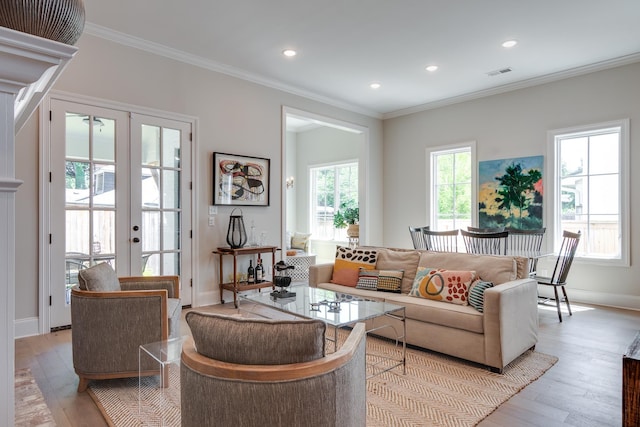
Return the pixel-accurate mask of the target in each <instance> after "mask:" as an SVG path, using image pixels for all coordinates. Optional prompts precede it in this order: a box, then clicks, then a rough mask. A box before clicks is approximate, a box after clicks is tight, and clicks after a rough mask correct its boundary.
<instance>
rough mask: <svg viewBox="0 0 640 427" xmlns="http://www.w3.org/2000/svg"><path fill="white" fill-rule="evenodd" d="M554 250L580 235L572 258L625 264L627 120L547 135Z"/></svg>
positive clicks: (626, 257)
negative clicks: (566, 235) (568, 236)
mask: <svg viewBox="0 0 640 427" xmlns="http://www.w3.org/2000/svg"><path fill="white" fill-rule="evenodd" d="M549 152H550V159H551V164H552V165H553V174H554V175H553V176H554V178H553V199H552V203H551V206H552V209H551V213H552V216H553V218H552V221H551V222H550V223H551V224H553V236H554V249H555V250H558V248H559V245H560V242H561V240H562V232H563V231H564V230H567V231H572V232H578V231H580V233H581V235H582V236H581V239H580V244H579V246H578V250H577V253H576V256H577V257H584V258H590V259H597V260H599V261H602V262H604V263H608V264H615V265H629V255H628V254H629V160H628V159H629V155H628V154H629V121H628V120H620V121H615V122H609V123H603V124H598V125H593V126H584V127H578V128H572V129H561V130H554V131H550V132H549Z"/></svg>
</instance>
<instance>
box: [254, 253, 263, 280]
mask: <svg viewBox="0 0 640 427" xmlns="http://www.w3.org/2000/svg"><path fill="white" fill-rule="evenodd" d="M263 281H264V267H263V266H262V258H260V255H258V265H256V283H260V282H263Z"/></svg>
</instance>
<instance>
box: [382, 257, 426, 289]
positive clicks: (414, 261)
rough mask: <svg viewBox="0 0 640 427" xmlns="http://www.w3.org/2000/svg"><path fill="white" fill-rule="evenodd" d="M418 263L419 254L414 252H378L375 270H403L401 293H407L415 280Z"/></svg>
mask: <svg viewBox="0 0 640 427" xmlns="http://www.w3.org/2000/svg"><path fill="white" fill-rule="evenodd" d="M419 261H420V253H419V252H418V251H416V250H407V249H388V248H381V249H379V250H378V260H377V262H376V268H377V269H378V270H403V271H404V277H403V278H402V286H401V291H402V293H405V294H406V293H409V291H410V290H411V287H412V286H413V279H415V278H416V270H417V269H418V262H419Z"/></svg>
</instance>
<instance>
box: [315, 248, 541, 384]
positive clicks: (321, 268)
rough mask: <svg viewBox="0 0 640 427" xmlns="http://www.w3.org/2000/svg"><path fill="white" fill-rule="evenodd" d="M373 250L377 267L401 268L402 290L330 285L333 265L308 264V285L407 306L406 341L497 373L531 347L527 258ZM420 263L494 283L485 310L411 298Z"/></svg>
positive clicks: (533, 307) (533, 301)
mask: <svg viewBox="0 0 640 427" xmlns="http://www.w3.org/2000/svg"><path fill="white" fill-rule="evenodd" d="M375 249H376V250H377V253H378V256H377V261H376V269H379V270H382V269H402V270H404V278H403V282H402V289H401V293H389V292H381V291H373V290H365V289H357V288H354V287H349V286H344V285H339V284H334V283H331V278H332V274H333V264H318V265H314V266H311V267H310V269H309V284H310V286H315V287H319V288H323V289H329V290H333V291H336V292H341V293H345V294H350V295H356V296H359V297H363V298H367V299H374V300H384V301H388V302H390V303H392V304H397V305H402V306H404V307H405V308H406V318H407V319H406V328H407V337H406V342H407V344H412V345H415V346H419V347H422V348H426V349H429V350H434V351H437V352H441V353H445V354H448V355H451V356H455V357H459V358H462V359H466V360H470V361H473V362H477V363H481V364H484V365H486V366H488V367H490V368H491V369H492V370H493V371H496V372H502V369H503V368H504V367H505V366H506V365H507V364H509V363H510V362H511V361H513V360H514V359H515V358H517V357H518V356H520V355H521V354H522V353H524V352H525V351H527V350H528V349H530V348H533V347H535V345H536V343H537V341H538V308H537V284H536V282H535V280H533V279H530V278H529V277H528V268H527V259H526V258H520V257H510V256H491V255H472V254H466V253H445V252H430V251H416V250H404V249H390V248H375ZM418 267H428V268H443V269H447V270H467V271H469V270H470V271H475V272H476V274H477V276H478V277H480V278H482V280H484V281H491V282H493V284H494V287H491V288H488V289H487V290H485V292H484V306H483V307H484V310H483V312H480V311H478V310H476V309H475V308H474V307H472V306H470V305H456V304H451V303H448V302H442V301H433V300H429V299H423V298H418V297H415V296H410V295H409V291H410V290H411V286H412V285H413V280H414V278H415V275H416V271H417V269H418ZM385 319H386V318H385ZM378 321H379V320H378ZM385 321H387V322H388V321H391V322H393V320H390V319H386V320H385ZM370 323H371V322H370ZM371 326H374V325H369V327H371ZM376 326H378V325H376ZM400 328H401V327H400V325H398V324H396V325H395V330H393V329H391V328H382V329H379V330H377V331H376V334H379V335H382V336H385V337H388V338H396V331H398V330H401V329H400Z"/></svg>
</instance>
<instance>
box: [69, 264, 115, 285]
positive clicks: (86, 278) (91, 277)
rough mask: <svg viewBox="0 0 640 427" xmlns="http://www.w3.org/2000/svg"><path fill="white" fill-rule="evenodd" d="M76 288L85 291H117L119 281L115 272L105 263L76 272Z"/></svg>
mask: <svg viewBox="0 0 640 427" xmlns="http://www.w3.org/2000/svg"><path fill="white" fill-rule="evenodd" d="M78 286H79V287H80V289H82V290H85V291H100V292H105V291H119V290H120V281H118V276H117V275H116V272H115V271H114V270H113V267H111V266H110V265H109V264H107V263H106V262H103V263H101V264H96V265H94V266H93V267H89V268H85V269H84V270H80V271H79V272H78Z"/></svg>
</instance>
